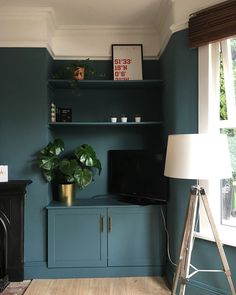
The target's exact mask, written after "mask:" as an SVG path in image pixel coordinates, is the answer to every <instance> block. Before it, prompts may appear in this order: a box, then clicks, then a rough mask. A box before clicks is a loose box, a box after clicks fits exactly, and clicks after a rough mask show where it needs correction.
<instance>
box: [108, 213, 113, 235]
mask: <svg viewBox="0 0 236 295" xmlns="http://www.w3.org/2000/svg"><path fill="white" fill-rule="evenodd" d="M108 231H109V233H111V232H112V217H111V216H109V218H108Z"/></svg>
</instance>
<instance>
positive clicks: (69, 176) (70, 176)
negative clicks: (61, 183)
mask: <svg viewBox="0 0 236 295" xmlns="http://www.w3.org/2000/svg"><path fill="white" fill-rule="evenodd" d="M77 167H78V162H77V160H76V159H72V160H69V159H62V160H61V162H60V163H59V170H60V172H61V174H62V176H63V177H64V178H65V180H66V181H67V182H74V181H75V177H74V174H75V172H76V169H77Z"/></svg>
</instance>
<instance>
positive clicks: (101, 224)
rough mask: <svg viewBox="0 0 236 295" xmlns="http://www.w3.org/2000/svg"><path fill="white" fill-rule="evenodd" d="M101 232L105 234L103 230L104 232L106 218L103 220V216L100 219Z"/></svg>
mask: <svg viewBox="0 0 236 295" xmlns="http://www.w3.org/2000/svg"><path fill="white" fill-rule="evenodd" d="M100 230H101V233H103V230H104V218H103V216H101V217H100Z"/></svg>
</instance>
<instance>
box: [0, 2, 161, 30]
mask: <svg viewBox="0 0 236 295" xmlns="http://www.w3.org/2000/svg"><path fill="white" fill-rule="evenodd" d="M164 1H165V0H164ZM161 2H163V0H0V6H1V8H4V7H6V8H7V7H11V8H12V7H20V8H22V7H23V8H24V7H41V8H42V7H50V8H53V10H54V12H55V21H56V25H58V26H61V25H62V26H64V25H85V26H88V25H92V26H94V25H95V26H96V25H100V26H101V25H106V26H155V25H156V24H157V23H158V19H157V15H158V9H159V7H160V4H161Z"/></svg>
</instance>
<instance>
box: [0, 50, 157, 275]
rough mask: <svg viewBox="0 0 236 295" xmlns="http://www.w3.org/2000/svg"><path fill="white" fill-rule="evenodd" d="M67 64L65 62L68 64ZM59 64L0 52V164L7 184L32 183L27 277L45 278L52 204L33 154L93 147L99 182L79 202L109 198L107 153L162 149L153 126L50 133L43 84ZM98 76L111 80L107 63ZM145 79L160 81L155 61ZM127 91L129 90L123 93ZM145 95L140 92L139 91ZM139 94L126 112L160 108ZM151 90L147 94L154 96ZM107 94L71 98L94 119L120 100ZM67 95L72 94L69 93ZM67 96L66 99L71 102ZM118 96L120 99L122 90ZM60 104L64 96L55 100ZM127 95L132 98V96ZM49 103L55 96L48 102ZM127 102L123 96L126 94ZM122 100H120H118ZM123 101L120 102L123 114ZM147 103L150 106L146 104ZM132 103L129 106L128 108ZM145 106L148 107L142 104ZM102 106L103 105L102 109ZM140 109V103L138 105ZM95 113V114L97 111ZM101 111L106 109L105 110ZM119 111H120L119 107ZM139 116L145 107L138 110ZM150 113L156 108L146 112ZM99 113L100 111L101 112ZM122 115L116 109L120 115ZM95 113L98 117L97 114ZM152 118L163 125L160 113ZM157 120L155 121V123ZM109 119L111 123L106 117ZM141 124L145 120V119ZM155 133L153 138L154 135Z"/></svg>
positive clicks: (36, 55)
mask: <svg viewBox="0 0 236 295" xmlns="http://www.w3.org/2000/svg"><path fill="white" fill-rule="evenodd" d="M68 62H69V61H64V64H68ZM62 64H63V62H59V61H57V62H53V60H52V58H51V57H50V55H49V54H48V52H47V50H46V49H36V48H31V49H30V48H27V49H26V48H1V49H0V65H1V66H0V81H1V82H0V83H1V84H0V85H1V88H0V134H1V139H0V142H1V148H0V164H7V165H8V166H9V179H31V180H32V181H33V183H32V184H31V185H30V186H29V187H28V189H27V191H28V194H27V198H26V200H25V244H24V246H25V270H26V272H25V273H26V275H27V278H32V277H35V276H39V277H47V275H48V273H47V265H46V261H47V224H46V223H47V217H46V210H45V206H46V205H48V204H49V202H50V200H51V192H50V189H49V186H48V184H47V183H46V182H44V181H43V179H42V177H41V175H40V173H39V170H38V167H37V166H36V165H35V163H34V160H35V156H36V153H37V152H38V151H39V149H41V148H42V147H44V146H45V145H46V144H47V143H48V142H49V140H50V139H51V138H53V137H54V138H55V137H62V138H63V139H64V140H65V143H66V147H67V148H68V149H67V150H70V149H72V148H74V147H76V146H77V145H78V144H82V143H89V144H91V145H93V146H94V147H95V150H96V151H97V153H98V156H99V157H100V158H101V161H102V165H103V171H102V175H101V176H100V177H97V179H98V180H96V181H95V182H94V183H93V184H92V185H91V186H90V187H88V188H86V189H85V190H84V191H83V192H81V193H79V194H78V197H80V198H83V197H92V196H94V195H97V194H98V195H99V194H105V193H107V150H109V149H135V148H147V147H149V148H150V146H151V147H152V148H155V147H157V146H160V142H161V140H160V134H161V132H160V130H159V127H157V129H158V130H157V129H156V128H155V127H151V128H150V130H149V128H148V129H146V128H147V127H144V126H143V127H141V128H138V127H134V128H131V129H130V128H116V127H114V128H113V127H111V128H108V127H101V128H100V127H99V128H95V127H85V128H81V127H79V128H76V127H74V128H71V129H68V128H61V129H54V130H52V129H49V128H48V118H49V114H48V110H49V107H48V87H47V79H48V76H49V74H50V72H51V68H52V67H53V65H54V66H55V65H59V66H61V65H62ZM95 66H96V69H97V71H98V72H105V73H106V74H107V76H106V78H111V69H112V63H111V61H106V62H104V61H99V62H95ZM144 77H145V78H146V79H148V78H158V77H159V67H158V62H157V61H145V62H144ZM125 91H129V90H128V89H126V90H125ZM143 91H144V90H143ZM143 91H141V90H138V91H137V93H136V94H134V93H132V98H131V97H130V98H129V94H128V98H129V100H130V99H131V103H129V111H130V112H131V109H134V108H135V107H137V101H139V100H140V99H143V98H144V99H143V100H145V99H146V101H149V100H148V97H149V96H151V98H150V99H151V100H152V101H153V100H154V101H155V105H158V107H160V105H159V102H160V97H156V96H155V94H153V93H151V94H149V93H143ZM152 91H153V90H150V92H152ZM116 92H117V90H115V92H112V91H110V92H109V95H108V94H107V92H106V93H105V92H102V91H101V90H100V91H97V92H96V91H95V90H94V91H93V92H91V93H90V94H89V96H84V95H83V94H82V93H81V95H80V96H79V97H74V98H75V99H76V100H77V102H78V108H79V107H81V104H83V103H84V104H86V103H88V102H87V100H89V101H91V109H87V110H85V113H87V114H88V116H89V115H90V116H91V114H94V113H93V112H94V108H95V107H94V105H97V106H98V107H100V105H101V101H103V99H104V96H105V95H108V100H109V104H111V102H112V101H114V103H115V101H116V103H117V99H120V97H119V95H117V94H115V93H116ZM70 94H71V93H70ZM70 94H69V95H68V93H67V95H68V96H67V97H68V99H69V97H70ZM119 94H120V95H124V93H122V91H121V90H120V92H119ZM55 95H56V96H58V98H59V101H60V98H61V97H64V95H61V94H60V95H58V94H55ZM130 95H131V93H130ZM51 98H52V99H53V98H55V96H53V97H51ZM125 98H126V99H127V93H126V94H125ZM121 99H122V98H121ZM127 101H128V100H126V101H125V100H124V99H123V103H124V108H125V110H127V108H126V107H127ZM149 103H150V101H149ZM132 104H133V105H132ZM145 104H146V102H145ZM104 105H105V106H106V107H107V105H106V104H104V103H103V106H104ZM139 106H140V101H139ZM98 107H97V108H96V111H97V109H98ZM106 107H104V109H106ZM119 107H120V106H119ZM140 108H141V111H140V110H139V112H142V111H143V109H144V107H143V106H142V105H141V107H140ZM150 109H151V110H152V113H154V112H153V109H154V108H150ZM99 110H100V111H102V108H101V107H100V109H99ZM120 111H121V110H119V112H120ZM95 114H96V113H95ZM155 114H159V115H157V117H158V118H159V120H161V119H162V118H161V117H159V116H161V112H160V110H159V111H157V112H156V113H155ZM158 118H157V119H158ZM107 119H109V118H107ZM144 119H145V117H144ZM153 134H155V136H153Z"/></svg>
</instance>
